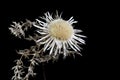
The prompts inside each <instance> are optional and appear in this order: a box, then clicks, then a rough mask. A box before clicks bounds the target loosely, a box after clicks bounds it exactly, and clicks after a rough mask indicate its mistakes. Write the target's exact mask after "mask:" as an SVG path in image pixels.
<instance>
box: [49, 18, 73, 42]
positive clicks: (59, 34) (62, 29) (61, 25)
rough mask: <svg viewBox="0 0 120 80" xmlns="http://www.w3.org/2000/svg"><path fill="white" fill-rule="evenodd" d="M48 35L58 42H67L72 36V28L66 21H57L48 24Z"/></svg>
mask: <svg viewBox="0 0 120 80" xmlns="http://www.w3.org/2000/svg"><path fill="white" fill-rule="evenodd" d="M49 33H50V35H51V36H52V37H54V38H56V39H58V40H68V39H70V38H71V36H72V34H73V27H72V26H71V25H70V24H69V23H68V22H67V21H65V20H62V19H57V20H54V21H52V22H50V24H49Z"/></svg>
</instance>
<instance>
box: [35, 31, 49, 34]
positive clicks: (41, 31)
mask: <svg viewBox="0 0 120 80" xmlns="http://www.w3.org/2000/svg"><path fill="white" fill-rule="evenodd" d="M37 32H38V33H40V34H48V33H46V32H43V31H41V32H40V31H37Z"/></svg>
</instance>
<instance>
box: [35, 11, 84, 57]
mask: <svg viewBox="0 0 120 80" xmlns="http://www.w3.org/2000/svg"><path fill="white" fill-rule="evenodd" d="M41 18H42V19H44V20H45V21H42V20H38V19H36V21H37V23H34V24H33V25H34V26H35V27H37V28H39V30H38V31H37V32H38V33H39V34H41V35H42V36H43V37H42V38H40V39H38V40H37V42H38V43H40V44H44V51H47V50H49V51H50V52H49V54H50V55H54V56H56V55H57V54H60V53H62V54H63V55H64V56H66V55H67V54H68V53H69V48H71V49H72V50H73V51H76V52H78V51H80V45H78V43H81V44H85V41H84V40H83V39H82V38H81V37H85V36H83V35H80V34H78V32H81V30H79V29H74V28H73V24H74V23H77V21H74V19H73V17H71V18H70V19H69V20H64V19H62V18H61V15H60V16H59V15H58V14H57V15H56V17H55V18H53V17H52V15H51V14H50V13H49V12H47V13H45V16H44V17H41Z"/></svg>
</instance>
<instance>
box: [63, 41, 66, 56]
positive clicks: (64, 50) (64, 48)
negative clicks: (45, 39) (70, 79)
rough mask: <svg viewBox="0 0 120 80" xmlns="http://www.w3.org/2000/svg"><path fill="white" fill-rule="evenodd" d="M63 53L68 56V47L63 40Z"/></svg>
mask: <svg viewBox="0 0 120 80" xmlns="http://www.w3.org/2000/svg"><path fill="white" fill-rule="evenodd" d="M63 54H64V56H66V47H65V43H64V42H63Z"/></svg>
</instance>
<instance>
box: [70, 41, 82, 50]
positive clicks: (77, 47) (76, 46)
mask: <svg viewBox="0 0 120 80" xmlns="http://www.w3.org/2000/svg"><path fill="white" fill-rule="evenodd" d="M70 42H71V44H72V45H73V46H74V47H75V48H76V49H77V50H78V51H80V49H79V46H78V45H77V44H75V43H74V42H72V40H71V41H70Z"/></svg>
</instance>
